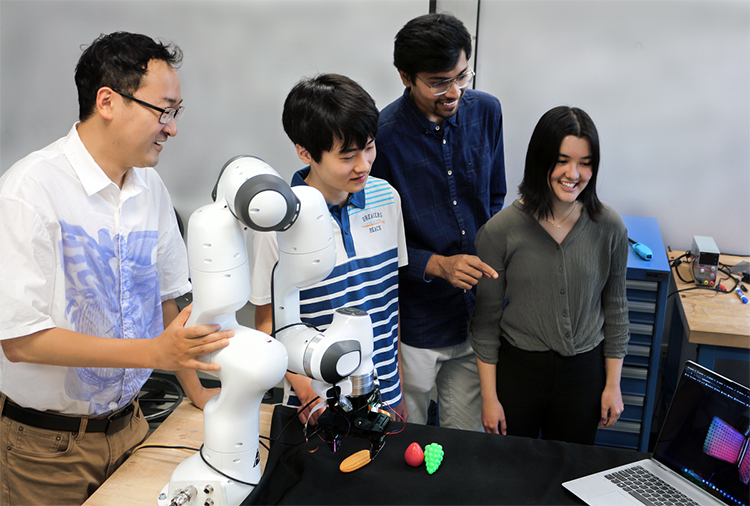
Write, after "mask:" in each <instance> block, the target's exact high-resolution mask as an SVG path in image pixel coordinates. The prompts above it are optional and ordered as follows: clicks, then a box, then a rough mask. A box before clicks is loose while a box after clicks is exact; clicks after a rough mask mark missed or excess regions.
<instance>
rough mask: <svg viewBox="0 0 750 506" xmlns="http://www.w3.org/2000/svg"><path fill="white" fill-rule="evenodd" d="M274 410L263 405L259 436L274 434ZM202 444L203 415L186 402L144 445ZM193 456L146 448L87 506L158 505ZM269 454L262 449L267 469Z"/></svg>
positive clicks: (261, 457)
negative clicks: (180, 466) (182, 465)
mask: <svg viewBox="0 0 750 506" xmlns="http://www.w3.org/2000/svg"><path fill="white" fill-rule="evenodd" d="M272 414H273V406H271V405H269V404H261V409H260V434H261V435H263V436H268V435H269V434H270V433H271V416H272ZM202 443H203V411H201V410H199V409H198V408H196V407H195V406H193V404H192V403H191V402H190V401H188V400H185V401H183V402H182V404H180V406H179V407H178V408H177V409H176V410H175V411H174V412H173V413H172V414H171V415H169V416H168V417H167V419H166V420H165V421H164V422H163V423H162V424H161V425H160V426H159V427H158V428H157V429H156V430H155V431H154V432H153V434H151V435H150V436H149V438H148V439H147V440H146V442H145V443H144V444H147V445H148V444H153V445H172V446H189V447H192V448H199V447H200V445H201V444H202ZM193 453H194V452H186V451H183V450H176V449H166V448H143V449H141V450H138V451H136V452H135V453H134V454H133V455H131V456H130V458H129V459H128V460H126V461H125V463H124V464H123V465H122V466H121V467H120V468H119V469H118V470H117V471H116V472H115V474H113V475H112V476H111V477H110V478H109V479H108V480H107V481H106V482H104V484H103V485H102V486H101V487H99V489H98V490H97V491H96V492H95V493H94V495H92V496H91V497H90V498H89V499H88V500H87V501H86V502H85V503H84V506H117V505H128V506H130V505H134V504H138V505H141V504H142V505H151V504H153V505H155V504H156V501H157V497H158V496H159V492H161V490H162V488H164V485H166V484H167V483H169V479H170V477H171V476H172V472H173V471H174V470H175V468H176V467H177V465H178V464H179V463H180V462H182V461H183V460H185V459H186V458H188V457H189V456H190V455H192V454H193ZM267 458H268V451H267V450H266V449H265V448H264V447H263V445H261V446H260V460H261V466H262V468H263V469H265V466H266V459H267Z"/></svg>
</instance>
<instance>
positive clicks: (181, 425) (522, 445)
mask: <svg viewBox="0 0 750 506" xmlns="http://www.w3.org/2000/svg"><path fill="white" fill-rule="evenodd" d="M272 416H273V420H272ZM287 425H288V429H287V430H286V431H284V434H283V438H282V441H284V442H285V443H290V442H292V443H301V442H302V441H303V438H302V432H301V431H302V425H301V424H300V423H299V420H298V419H297V417H296V416H295V412H294V410H293V409H291V408H285V407H282V406H277V407H276V408H275V410H274V408H273V407H272V406H270V405H268V404H263V405H262V406H261V433H262V434H264V435H267V434H272V435H273V436H274V437H277V436H278V434H279V433H280V432H281V429H282V428H283V427H284V426H287ZM271 426H272V427H271ZM202 440H203V417H202V412H201V411H200V410H198V409H197V408H195V407H194V406H193V405H192V404H191V403H190V402H189V401H184V402H183V403H182V404H181V405H180V406H179V407H178V408H177V409H176V410H175V411H174V412H173V413H172V414H171V415H170V416H169V417H168V418H167V419H166V420H165V421H164V423H162V424H161V425H160V426H159V427H158V428H157V429H156V430H155V431H154V433H153V434H152V435H151V436H150V437H149V439H148V440H147V441H146V444H169V445H184V446H192V447H198V446H200V443H201V442H202ZM414 441H416V442H419V443H420V445H422V446H423V447H424V446H425V445H427V444H429V443H432V442H438V443H440V444H442V445H443V448H444V451H445V459H444V461H443V463H442V464H441V466H440V468H439V469H438V470H437V471H436V473H435V474H433V475H429V474H428V473H427V471H426V470H425V469H424V467H421V468H411V467H409V466H407V465H406V463H405V462H404V457H403V455H404V451H405V450H406V447H407V446H408V445H409V444H410V443H412V442H414ZM315 446H317V443H316V442H313V443H311V447H315ZM366 446H367V442H366V441H365V440H363V439H358V438H354V437H350V438H345V439H344V441H343V443H342V445H341V450H340V451H339V452H338V453H335V454H334V453H332V452H331V451H330V450H329V449H328V448H327V447H326V446H325V445H324V444H322V443H321V445H320V448H319V450H318V451H317V452H315V453H308V451H307V449H308V448H307V446H306V445H304V444H298V445H291V446H290V445H285V444H282V443H276V444H274V445H272V447H271V454H270V455H268V454H267V452H265V451H264V448H263V447H261V462H262V465H263V469H264V474H263V478H262V480H261V482H260V484H259V485H258V487H256V489H255V490H254V491H253V494H251V495H250V496H249V497H248V498H247V499H246V501H245V503H244V504H265V503H276V502H278V503H280V504H387V503H391V504H404V503H409V504H456V503H464V504H466V503H471V504H555V505H557V504H561V505H562V504H582V503H581V502H580V501H579V500H578V498H577V497H575V496H574V495H573V494H571V493H570V492H568V491H567V490H565V489H564V488H563V487H562V485H561V484H562V483H563V482H564V481H568V480H571V479H573V478H578V477H580V476H584V475H587V474H590V473H594V472H598V471H601V470H604V469H607V468H609V467H614V466H618V465H622V464H625V463H628V462H633V461H636V460H640V459H642V458H645V457H646V456H647V454H645V453H642V452H637V451H634V450H624V449H618V448H605V447H598V446H585V445H576V444H568V443H561V442H555V441H541V440H535V439H527V438H520V437H512V436H496V435H490V434H481V433H477V432H467V431H459V430H453V429H444V428H439V427H432V426H420V425H414V424H406V425H405V427H404V430H403V431H401V432H400V433H399V434H393V435H390V436H388V437H387V438H386V445H385V447H384V448H383V450H382V451H381V452H380V454H379V455H378V457H377V458H376V459H375V460H374V461H373V462H372V463H370V464H368V465H367V466H365V467H364V468H362V469H360V470H358V471H355V472H354V473H351V474H343V473H341V472H340V471H339V469H338V466H339V464H340V463H341V461H342V460H343V459H344V458H345V457H346V456H348V455H349V454H351V453H354V452H355V451H358V450H360V449H362V448H365V447H366ZM188 456H189V455H188V454H186V453H185V452H183V451H179V450H166V449H151V448H144V449H142V450H138V451H137V452H135V453H134V454H133V455H132V456H131V457H130V458H129V459H128V460H127V461H126V462H125V463H124V464H123V465H122V467H120V469H118V470H117V472H115V474H114V475H112V476H111V477H110V478H109V479H108V480H107V481H106V482H105V483H104V484H103V485H102V486H101V487H100V488H99V490H97V491H96V492H95V493H94V495H92V496H91V497H90V498H89V500H88V501H86V502H85V503H84V505H85V506H118V505H128V506H129V505H132V504H139V505H140V504H143V505H148V504H156V498H157V496H158V494H159V492H160V491H161V489H162V488H163V487H164V485H166V484H167V483H168V481H169V478H170V476H171V474H172V471H174V469H175V468H176V467H177V465H178V464H179V463H180V462H181V461H182V460H184V459H185V458H187V457H188Z"/></svg>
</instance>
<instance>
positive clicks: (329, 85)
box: [281, 74, 380, 162]
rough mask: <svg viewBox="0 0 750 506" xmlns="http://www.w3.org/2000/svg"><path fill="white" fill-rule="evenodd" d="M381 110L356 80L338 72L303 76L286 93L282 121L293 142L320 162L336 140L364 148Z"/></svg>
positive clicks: (343, 144) (372, 134) (374, 130)
mask: <svg viewBox="0 0 750 506" xmlns="http://www.w3.org/2000/svg"><path fill="white" fill-rule="evenodd" d="M379 117H380V113H379V112H378V108H377V107H376V106H375V101H374V100H373V99H372V97H371V96H370V95H369V94H368V93H367V92H366V91H365V90H364V89H363V88H362V87H361V86H360V85H359V84H357V83H356V82H355V81H353V80H351V79H349V78H348V77H345V76H342V75H338V74H320V75H317V76H315V77H312V78H309V79H303V80H301V81H300V82H299V83H297V84H296V85H295V86H294V88H292V90H291V91H290V92H289V95H288V96H287V98H286V101H285V102H284V112H283V114H282V117H281V121H282V123H283V125H284V131H285V132H286V134H287V135H288V136H289V138H290V139H291V141H292V142H293V143H294V144H299V145H300V146H302V147H303V148H305V149H307V150H308V151H309V152H310V155H311V156H312V158H313V160H315V161H316V162H320V160H321V156H322V155H323V152H324V151H331V149H333V147H334V145H335V144H336V141H340V142H341V146H342V148H349V147H352V146H356V147H357V148H358V149H364V148H365V146H366V145H367V142H368V140H370V139H375V137H376V136H377V134H378V118H379Z"/></svg>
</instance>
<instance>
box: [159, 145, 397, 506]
mask: <svg viewBox="0 0 750 506" xmlns="http://www.w3.org/2000/svg"><path fill="white" fill-rule="evenodd" d="M212 197H213V200H214V202H213V203H212V204H209V205H206V206H203V207H201V208H200V209H198V210H196V211H195V212H194V213H193V214H192V216H191V217H190V220H189V223H188V236H187V245H188V260H189V265H190V276H191V281H192V284H193V309H192V313H191V315H190V319H189V320H188V321H187V323H186V326H191V325H200V324H209V323H214V324H220V325H221V328H222V330H225V329H232V330H234V333H235V336H234V337H233V338H232V339H230V340H229V345H228V346H227V347H225V348H223V349H221V350H219V351H215V352H213V353H210V354H207V355H203V356H201V357H199V360H202V361H204V362H207V363H216V364H219V365H220V366H221V369H220V370H219V371H217V372H215V373H212V374H214V375H216V376H217V377H218V378H219V379H220V380H221V393H220V394H219V395H217V396H215V397H213V398H212V399H211V400H209V401H208V403H206V406H205V408H204V410H203V429H204V444H203V446H202V448H201V451H199V452H197V453H196V454H194V455H192V456H191V457H189V458H188V459H186V460H185V461H183V462H182V463H181V464H180V465H179V466H177V468H176V469H175V471H174V472H173V474H172V477H171V479H170V482H169V483H168V484H167V485H166V486H165V487H164V489H163V490H162V492H161V494H160V495H159V497H158V500H157V503H158V505H159V506H172V505H175V506H177V505H200V506H222V505H239V504H240V503H241V502H242V501H243V500H244V499H245V498H246V497H247V496H248V495H249V494H250V492H252V490H253V488H254V487H255V486H256V485H257V484H258V482H259V481H260V478H261V466H260V452H259V423H260V418H259V417H260V404H261V401H262V400H263V395H264V394H265V393H266V392H267V391H268V390H269V389H271V388H273V387H275V386H276V385H277V384H278V383H279V382H280V381H281V380H282V379H283V377H284V374H285V372H286V371H287V369H288V370H289V371H292V372H294V373H297V374H302V375H305V376H308V377H310V378H312V385H313V389H314V390H315V392H316V393H317V394H318V395H319V396H320V397H321V399H324V400H325V402H326V403H327V405H328V406H329V408H330V409H328V410H326V412H325V413H324V414H323V415H322V416H321V417H320V418H319V422H318V432H319V434H321V437H322V438H323V439H324V440H325V441H327V442H328V444H329V445H330V447H331V448H332V450H334V451H335V450H336V449H337V448H338V444H339V442H340V439H341V438H342V437H344V436H346V435H354V436H357V437H366V438H368V439H369V440H370V453H371V455H372V456H373V457H374V456H375V455H377V453H378V452H379V451H380V448H381V447H382V446H383V440H384V437H385V435H386V434H387V431H388V429H389V427H390V424H391V417H390V416H388V415H387V414H384V413H383V411H382V410H379V409H378V407H379V404H380V395H379V389H378V388H377V379H376V378H375V372H374V366H373V362H372V354H373V334H372V322H371V321H370V317H369V315H368V314H367V313H366V312H364V311H362V310H359V309H356V308H340V309H338V310H337V311H336V312H335V313H334V317H333V321H332V323H331V325H330V327H329V328H328V329H327V330H326V331H325V332H320V331H318V330H317V329H314V328H311V327H309V326H306V325H304V324H302V323H301V321H300V311H299V302H300V299H299V290H300V288H304V287H306V286H310V285H312V284H314V283H317V282H318V281H321V280H323V279H325V278H326V277H327V276H328V275H329V274H330V272H331V271H332V270H333V267H334V266H335V263H336V250H335V242H334V240H333V227H332V225H331V219H330V216H329V211H328V207H327V205H326V202H325V200H324V198H323V196H322V194H321V193H320V192H319V191H318V190H316V189H315V188H312V187H309V186H298V187H295V188H290V187H289V185H287V184H286V183H285V182H284V181H283V179H281V177H280V176H279V175H278V174H277V173H276V171H274V170H273V169H272V168H271V167H270V166H269V165H268V164H266V163H265V162H263V161H262V160H260V159H259V158H255V157H250V156H238V157H235V158H233V159H231V160H229V161H228V162H227V163H226V164H225V165H224V167H223V168H222V170H221V173H220V175H219V179H218V181H217V183H216V186H215V187H214V190H213V192H212ZM248 228H250V229H252V230H255V231H275V232H277V238H278V245H279V261H278V263H277V265H276V267H275V269H274V273H273V290H272V292H273V320H274V327H273V328H274V336H275V337H276V339H273V338H271V337H269V336H268V335H266V334H264V333H262V332H259V331H257V330H254V329H251V328H248V327H244V326H242V325H239V324H238V323H237V319H236V311H238V310H239V309H241V308H242V307H243V306H244V305H245V304H246V303H247V301H248V299H249V298H250V272H251V269H250V265H249V263H248V254H247V246H246V239H247V236H249V235H250V234H249V233H248V234H247V236H246V232H247V229H248ZM301 439H302V437H301Z"/></svg>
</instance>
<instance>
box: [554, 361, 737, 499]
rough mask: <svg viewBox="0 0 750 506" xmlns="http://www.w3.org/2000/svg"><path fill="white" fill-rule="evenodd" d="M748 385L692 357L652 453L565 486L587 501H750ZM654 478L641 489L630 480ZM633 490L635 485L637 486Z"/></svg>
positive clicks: (567, 483) (687, 363) (685, 368)
mask: <svg viewBox="0 0 750 506" xmlns="http://www.w3.org/2000/svg"><path fill="white" fill-rule="evenodd" d="M748 436H750V389H748V387H746V386H743V385H740V384H739V383H735V382H734V381H732V380H729V379H727V378H724V377H723V376H720V375H718V374H716V373H715V372H713V371H711V370H710V369H706V368H705V367H702V366H700V365H698V364H696V363H694V362H691V361H688V362H686V363H685V366H684V368H683V370H682V374H681V376H680V381H679V382H678V384H677V389H676V390H675V393H674V397H673V399H672V404H671V406H670V407H669V411H668V413H667V417H666V418H665V420H664V425H663V426H662V429H661V433H660V434H659V439H658V440H657V441H656V446H655V447H654V453H653V456H652V458H650V459H646V460H641V461H638V462H633V463H631V464H627V465H624V466H620V467H616V468H613V469H609V470H607V471H602V472H600V473H596V474H592V475H589V476H585V477H583V478H578V479H577V480H572V481H568V482H565V483H563V486H564V487H565V488H566V489H568V490H570V491H571V492H573V493H574V494H575V495H577V496H578V497H579V498H581V499H582V500H583V501H584V502H586V504H589V505H590V506H600V505H601V506H619V505H623V506H625V505H643V504H654V505H659V504H665V505H670V506H671V505H675V504H683V502H681V501H682V499H681V497H680V495H682V496H685V497H686V498H687V499H688V500H691V501H693V503H690V502H687V501H686V502H684V504H696V505H700V506H709V505H717V506H719V505H726V504H730V505H742V506H749V505H748V502H749V499H748V496H749V495H750V486H749V485H748V481H749V479H750V450H748V440H749V438H748ZM643 473H646V474H650V475H653V476H656V478H657V479H659V480H661V481H662V482H664V483H665V484H666V485H667V486H670V487H672V488H673V489H676V491H677V495H672V496H669V495H667V496H664V497H662V492H661V491H660V490H659V487H660V486H661V485H657V486H655V487H651V491H646V492H643V491H639V490H638V488H637V487H638V485H637V484H636V485H631V484H630V482H632V481H636V482H638V481H642V480H643V479H644V478H642V477H640V475H641V474H643ZM634 487H635V488H634Z"/></svg>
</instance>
